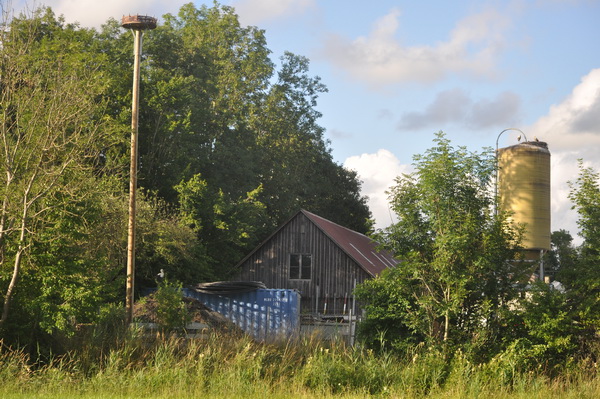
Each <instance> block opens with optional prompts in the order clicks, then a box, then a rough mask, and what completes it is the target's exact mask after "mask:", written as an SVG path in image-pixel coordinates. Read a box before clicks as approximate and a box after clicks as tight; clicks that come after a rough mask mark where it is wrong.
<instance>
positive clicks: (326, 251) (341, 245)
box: [238, 210, 397, 315]
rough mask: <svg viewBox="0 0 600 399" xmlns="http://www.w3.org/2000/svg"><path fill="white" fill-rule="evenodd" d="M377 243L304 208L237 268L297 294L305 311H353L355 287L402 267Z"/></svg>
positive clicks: (250, 278) (247, 276) (248, 277)
mask: <svg viewBox="0 0 600 399" xmlns="http://www.w3.org/2000/svg"><path fill="white" fill-rule="evenodd" d="M376 245H377V244H376V243H374V242H373V241H372V240H370V239H369V238H368V237H366V236H364V235H362V234H360V233H357V232H355V231H352V230H349V229H346V228H345V227H342V226H340V225H337V224H335V223H333V222H331V221H328V220H327V219H323V218H321V217H319V216H317V215H315V214H312V213H310V212H307V211H305V210H301V211H299V212H298V213H297V214H295V215H294V216H293V217H292V218H291V219H290V220H288V221H287V222H286V223H284V224H283V225H282V226H281V227H280V228H279V229H277V230H276V231H275V232H274V233H273V234H272V235H271V236H270V237H269V238H267V239H266V240H265V241H264V242H263V243H261V244H260V245H259V246H258V247H257V248H256V249H254V251H252V252H251V253H250V254H249V255H248V256H246V258H244V259H243V260H242V261H241V262H240V263H239V264H238V268H239V270H240V272H239V275H238V278H239V279H240V280H242V281H262V282H263V283H265V285H266V286H267V287H269V288H278V289H296V290H298V291H299V292H300V294H301V296H302V305H301V306H302V311H303V312H304V313H318V314H324V313H326V314H339V315H341V314H342V313H344V311H345V310H348V309H349V307H350V304H351V296H352V291H353V290H354V287H355V286H356V284H360V283H362V282H363V281H365V280H367V279H369V278H372V277H375V276H376V275H378V274H379V273H380V272H381V271H382V270H383V269H385V268H387V267H393V266H395V264H396V263H397V261H396V260H395V259H394V258H393V257H392V256H391V255H390V254H389V253H386V252H385V251H377V250H376Z"/></svg>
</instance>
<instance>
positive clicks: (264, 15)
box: [232, 0, 315, 25]
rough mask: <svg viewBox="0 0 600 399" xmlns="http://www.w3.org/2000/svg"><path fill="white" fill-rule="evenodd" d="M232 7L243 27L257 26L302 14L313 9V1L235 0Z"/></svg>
mask: <svg viewBox="0 0 600 399" xmlns="http://www.w3.org/2000/svg"><path fill="white" fill-rule="evenodd" d="M232 5H233V7H234V8H235V11H236V13H237V14H238V15H239V17H240V21H241V22H242V24H243V25H259V24H261V23H263V22H265V21H269V20H272V19H276V18H280V17H285V16H290V15H298V14H302V13H304V12H305V11H306V10H307V9H309V8H311V7H314V5H315V0H237V1H234V2H233V4H232Z"/></svg>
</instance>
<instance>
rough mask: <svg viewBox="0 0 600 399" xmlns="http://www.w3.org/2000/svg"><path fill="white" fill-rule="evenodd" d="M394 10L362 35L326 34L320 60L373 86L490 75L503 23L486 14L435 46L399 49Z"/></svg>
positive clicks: (496, 16) (505, 20) (493, 13)
mask: <svg viewBox="0 0 600 399" xmlns="http://www.w3.org/2000/svg"><path fill="white" fill-rule="evenodd" d="M399 17H400V11H399V10H398V9H396V8H395V9H392V10H391V11H390V12H389V13H388V14H387V15H385V16H384V17H382V18H381V19H379V20H378V21H377V22H376V23H375V25H374V26H373V29H372V31H371V32H370V34H369V35H368V36H361V37H358V38H356V39H349V38H346V37H342V36H339V35H333V34H332V35H330V36H329V37H328V38H326V39H325V45H324V48H323V49H322V52H321V53H322V55H323V56H324V57H325V58H326V59H329V60H330V62H331V63H332V64H333V65H334V66H336V67H337V68H340V69H342V70H345V71H346V72H347V73H349V74H350V75H351V76H352V77H353V78H356V79H360V80H363V81H365V82H367V83H368V84H370V85H372V86H374V87H384V86H385V85H388V84H394V83H399V82H406V81H420V82H433V81H437V80H440V79H442V78H444V77H445V76H446V75H447V74H449V73H465V74H469V75H476V76H490V75H493V74H494V72H495V70H494V64H495V60H496V57H497V55H498V54H499V53H500V52H501V51H502V48H503V46H504V39H503V33H504V32H505V31H506V29H507V27H508V26H509V20H508V18H507V17H506V16H504V15H502V14H500V13H499V12H497V11H495V10H492V9H488V10H486V11H483V12H481V13H479V14H475V15H471V16H469V17H467V18H465V19H463V20H462V21H460V22H459V23H458V24H457V25H456V27H455V28H454V30H453V31H452V32H450V34H449V37H448V38H447V39H446V41H441V42H439V43H436V44H435V45H421V46H412V47H411V46H405V45H403V44H402V43H401V41H399V40H398V39H396V37H395V35H396V31H397V30H398V27H399V21H398V20H399Z"/></svg>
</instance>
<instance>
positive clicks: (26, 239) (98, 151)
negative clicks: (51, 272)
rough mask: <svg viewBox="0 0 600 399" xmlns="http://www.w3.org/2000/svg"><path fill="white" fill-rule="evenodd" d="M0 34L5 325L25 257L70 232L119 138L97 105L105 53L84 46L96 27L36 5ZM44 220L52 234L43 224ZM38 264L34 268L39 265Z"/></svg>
mask: <svg viewBox="0 0 600 399" xmlns="http://www.w3.org/2000/svg"><path fill="white" fill-rule="evenodd" d="M0 34H1V35H2V36H1V38H0V42H1V43H2V46H1V47H0V96H1V101H0V112H2V120H1V123H0V142H1V143H2V147H1V150H0V151H1V152H0V163H1V165H2V169H3V171H2V172H3V173H2V174H1V177H0V179H1V180H0V182H1V184H2V194H3V196H2V205H1V208H0V251H1V252H2V258H1V261H2V266H1V268H2V271H3V272H2V281H1V284H2V288H3V290H4V295H3V309H2V316H1V318H0V327H2V326H4V324H5V323H6V321H7V319H8V317H9V314H10V310H11V303H12V300H13V298H14V296H15V293H16V291H17V285H18V282H19V279H20V277H21V276H22V274H23V273H24V267H29V271H28V272H34V270H36V268H38V267H40V266H42V265H40V264H36V263H33V264H32V260H33V259H34V258H32V257H31V256H32V255H33V254H34V253H36V251H37V249H38V248H40V247H43V246H44V245H46V244H48V243H51V242H52V243H60V242H62V240H63V237H69V236H70V237H71V239H73V238H74V237H73V233H72V232H70V231H68V229H67V228H66V227H65V226H64V224H65V223H68V220H69V218H70V216H71V214H72V213H73V212H78V213H81V212H82V211H83V210H82V209H81V208H78V205H80V204H82V203H85V201H86V198H87V197H89V196H90V190H92V188H93V187H95V186H96V184H94V183H90V182H93V181H94V180H95V179H96V178H97V175H98V173H99V171H100V168H101V155H102V150H103V149H104V148H107V147H110V146H111V145H112V143H114V142H115V141H118V139H117V138H115V136H114V135H113V133H114V130H112V129H111V127H110V125H109V124H108V123H107V122H108V120H107V119H105V118H104V114H103V111H104V101H103V94H104V93H105V89H106V87H105V86H104V84H103V79H102V74H103V72H102V65H103V63H105V62H107V59H106V57H105V56H103V55H101V54H100V55H99V54H94V53H91V52H90V51H89V50H88V47H87V46H88V45H89V43H90V42H91V41H92V40H93V32H92V31H88V30H83V29H78V28H77V27H76V26H74V25H66V24H64V21H62V20H61V19H56V18H55V17H54V15H53V13H52V11H51V10H50V9H48V8H41V9H38V10H37V11H36V12H35V14H34V15H33V17H32V18H27V17H25V16H21V17H19V18H13V19H10V20H8V21H6V22H5V25H4V26H3V27H2V29H1V33H0ZM82 220H83V219H82ZM79 223H82V222H79ZM61 224H63V226H61ZM49 230H51V231H53V232H54V233H55V234H54V235H52V236H49V235H48V234H45V233H46V232H47V231H49ZM9 264H10V265H11V266H10V268H11V269H12V271H11V273H10V276H11V277H10V279H8V280H6V279H5V276H7V275H9V273H8V270H9ZM70 266H74V263H70V264H69V265H66V264H65V267H66V268H68V267H70ZM44 273H47V270H45V269H41V268H40V269H38V272H37V275H40V276H41V275H43V274H44ZM51 283H52V282H48V284H51ZM74 296H77V295H76V294H74Z"/></svg>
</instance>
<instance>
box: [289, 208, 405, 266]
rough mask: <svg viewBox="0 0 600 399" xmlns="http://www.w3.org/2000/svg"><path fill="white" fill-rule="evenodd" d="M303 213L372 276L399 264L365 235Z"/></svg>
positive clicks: (306, 212)
mask: <svg viewBox="0 0 600 399" xmlns="http://www.w3.org/2000/svg"><path fill="white" fill-rule="evenodd" d="M301 212H302V213H303V214H304V215H305V216H306V217H308V218H309V219H310V220H311V221H312V222H313V223H314V224H315V225H317V226H318V227H319V228H320V229H321V230H322V231H323V232H324V233H325V234H326V235H327V236H328V237H329V238H331V239H332V240H333V241H334V242H335V243H336V244H337V245H338V246H339V247H340V248H341V249H342V250H343V251H344V252H346V253H347V254H348V256H350V257H351V258H352V259H354V261H355V262H356V263H358V264H359V265H360V266H361V267H362V268H363V269H364V270H365V271H366V272H367V273H369V274H370V275H371V276H373V277H375V276H378V275H379V274H380V273H381V272H382V271H383V270H385V269H387V268H389V267H394V266H396V265H397V264H398V260H397V259H395V258H394V257H393V256H392V254H391V253H390V252H388V251H385V250H378V249H377V247H378V245H379V244H378V243H377V242H375V241H373V240H372V239H371V238H369V237H367V236H366V235H364V234H361V233H358V232H356V231H353V230H350V229H348V228H346V227H343V226H340V225H339V224H337V223H333V222H332V221H330V220H327V219H324V218H322V217H321V216H318V215H315V214H314V213H310V212H308V211H305V210H301Z"/></svg>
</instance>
